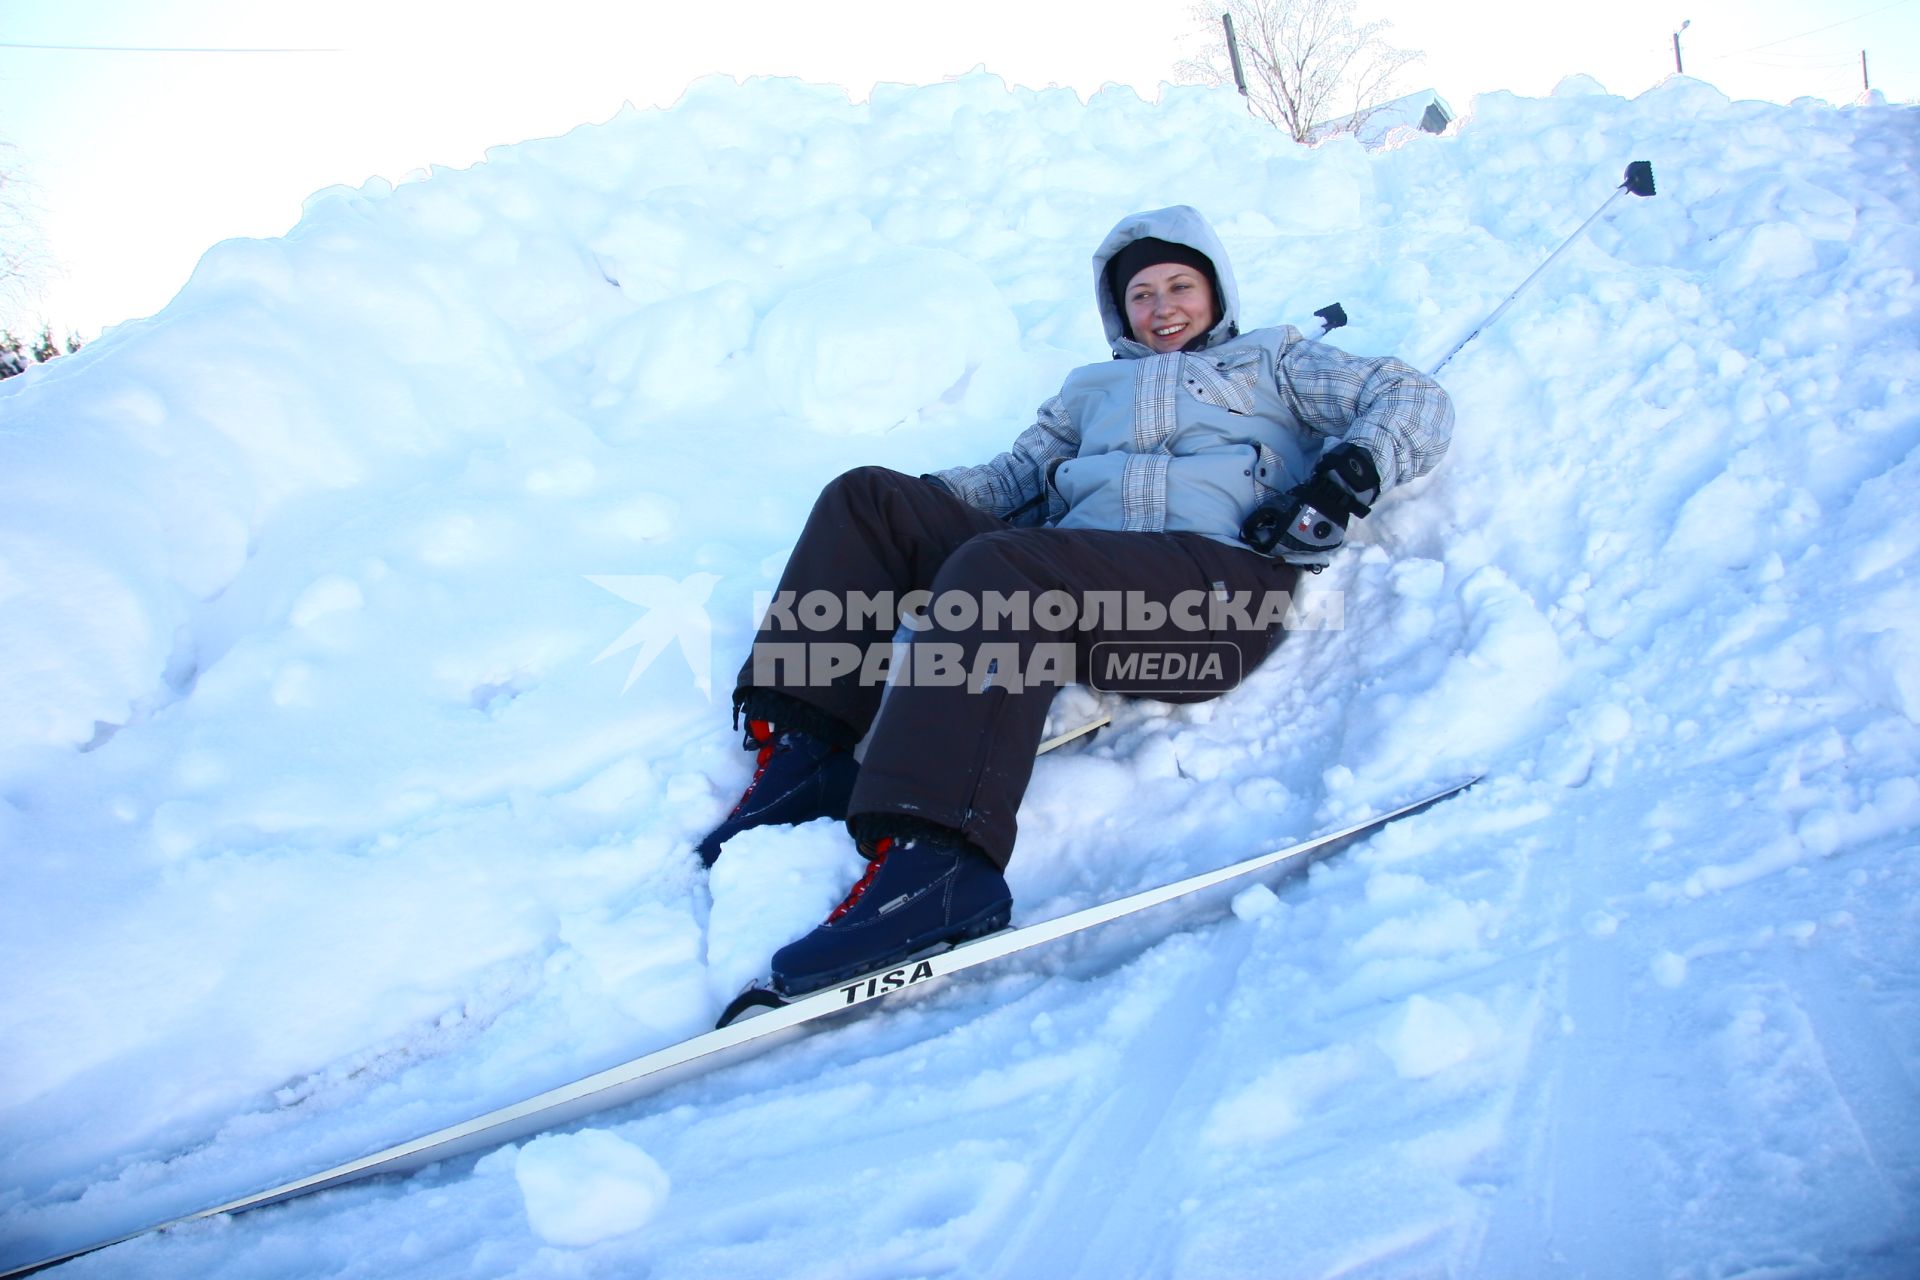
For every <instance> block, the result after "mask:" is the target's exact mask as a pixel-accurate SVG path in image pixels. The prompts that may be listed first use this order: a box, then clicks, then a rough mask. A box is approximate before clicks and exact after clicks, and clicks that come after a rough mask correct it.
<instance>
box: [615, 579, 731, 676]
mask: <svg viewBox="0 0 1920 1280" xmlns="http://www.w3.org/2000/svg"><path fill="white" fill-rule="evenodd" d="M587 581H588V582H591V583H593V584H594V585H595V586H597V587H601V588H603V589H605V590H607V591H611V592H613V594H615V595H617V596H619V597H620V598H621V599H622V600H627V601H631V602H632V603H634V604H637V605H639V606H640V607H641V608H643V609H645V610H646V611H647V612H646V613H645V614H644V615H643V616H642V617H641V619H640V621H638V622H636V623H634V624H633V625H632V626H630V627H628V628H627V629H626V630H625V631H624V632H622V633H621V635H620V638H619V639H618V640H615V641H614V642H613V643H612V644H610V645H608V646H607V647H606V648H605V649H603V650H602V651H601V652H600V655H599V656H598V657H596V658H595V659H594V661H595V662H600V661H602V660H604V659H606V658H611V657H612V656H613V655H614V654H616V653H624V652H625V651H626V650H628V649H631V648H634V647H635V646H638V647H639V649H640V652H639V653H636V654H635V655H634V656H633V666H631V667H630V668H628V670H627V682H626V683H625V684H624V685H622V686H620V692H622V693H625V692H626V691H627V690H629V689H631V688H633V682H634V681H636V680H638V679H639V678H640V675H641V673H642V672H644V671H645V670H646V669H647V668H648V667H650V666H652V665H653V660H654V659H655V658H658V657H659V656H660V655H661V654H663V653H665V652H666V651H667V650H668V649H669V648H671V647H672V646H673V645H674V644H675V643H678V644H679V646H680V652H681V654H682V656H684V657H685V658H686V660H687V666H688V667H690V668H691V669H692V671H693V683H694V686H695V687H696V688H698V689H699V690H700V692H701V693H702V694H703V695H704V696H705V697H706V698H707V700H708V701H709V702H711V701H712V700H713V622H712V620H711V619H710V618H709V617H708V616H707V597H708V596H710V595H712V594H713V588H714V586H715V584H717V583H718V582H719V581H720V576H719V575H718V574H714V573H694V574H689V575H688V576H687V577H685V578H682V579H680V580H679V581H677V582H676V581H674V580H673V579H672V578H667V577H662V576H660V575H658V574H646V573H639V574H588V575H587Z"/></svg>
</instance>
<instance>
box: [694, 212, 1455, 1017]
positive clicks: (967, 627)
mask: <svg viewBox="0 0 1920 1280" xmlns="http://www.w3.org/2000/svg"><path fill="white" fill-rule="evenodd" d="M1093 278H1094V296H1095V299H1096V301H1097V303H1098V306H1099V309H1100V315H1101V317H1102V319H1103V320H1104V321H1105V324H1106V331H1107V338H1108V341H1109V343H1110V344H1111V346H1112V348H1113V354H1114V359H1113V361H1111V362H1108V363H1103V364H1098V365H1088V366H1087V367H1085V368H1082V369H1077V370H1075V371H1074V372H1073V373H1072V374H1071V375H1070V376H1069V377H1068V378H1067V381H1066V384H1065V385H1064V386H1063V387H1062V388H1061V389H1060V394H1059V395H1058V396H1056V397H1054V398H1053V399H1052V400H1050V401H1048V402H1047V403H1046V404H1045V405H1042V406H1041V408H1040V413H1039V418H1038V421H1037V422H1035V424H1034V425H1033V426H1031V427H1029V428H1028V429H1027V430H1026V431H1025V432H1024V433H1022V434H1021V436H1020V438H1019V439H1017V440H1016V441H1014V444H1013V447H1012V448H1011V449H1009V450H1008V451H1007V452H1006V453H1003V454H1001V455H1000V456H999V457H997V458H995V459H994V460H993V461H991V462H988V463H985V464H984V465H981V466H975V467H956V468H954V469H952V470H948V471H942V472H938V473H935V474H933V475H925V476H920V477H917V478H916V477H912V476H907V475H902V474H900V473H898V472H894V471H887V470H883V469H881V468H878V467H867V468H862V469H860V470H856V471H852V472H849V473H847V474H846V475H843V476H841V477H840V478H839V479H837V480H835V481H833V482H832V483H831V484H829V485H828V486H827V488H826V489H825V490H824V491H823V492H822V493H821V495H820V497H819V500H818V501H817V502H816V503H815V505H814V508H813V512H812V514H811V515H810V516H809V517H808V518H807V525H806V528H805V530H804V531H803V532H802V533H801V535H800V541H799V543H798V545H797V546H795V548H794V551H793V555H792V558H791V559H790V560H789V561H788V562H787V567H786V572H785V574H784V575H783V576H782V578H781V581H780V591H779V593H778V594H777V595H776V596H775V601H774V607H773V608H772V609H771V610H769V612H768V615H767V617H766V619H765V621H763V623H762V624H761V628H760V632H759V634H758V635H757V636H756V638H755V640H754V646H753V652H752V655H751V656H750V657H749V658H748V660H747V662H746V664H745V665H744V666H743V667H742V669H741V672H740V677H739V680H738V683H737V686H736V688H735V691H734V710H735V717H736V723H737V721H738V717H739V715H740V714H741V713H742V712H744V714H745V715H746V717H747V746H748V747H749V748H750V749H753V750H757V751H758V752H759V767H758V769H757V771H756V772H755V774H754V776H753V781H752V783H751V784H750V785H749V786H748V787H747V791H746V794H745V795H744V796H742V797H741V799H740V803H739V804H738V805H737V806H736V807H735V808H734V810H733V812H732V813H731V814H730V815H729V816H728V817H727V819H726V821H724V822H723V823H721V824H720V826H719V827H717V828H715V829H714V830H713V831H712V832H711V833H710V834H709V835H708V836H707V837H706V839H705V840H703V841H701V843H700V846H699V848H700V854H701V857H702V859H703V860H704V861H705V862H706V863H707V864H708V865H712V863H713V861H714V859H715V858H717V857H719V855H720V850H721V846H722V845H723V844H725V842H726V841H727V840H728V839H730V838H731V837H732V836H734V835H736V834H738V833H739V832H741V831H744V830H747V829H748V828H751V827H758V826H764V825H767V824H770V823H799V822H810V821H812V820H814V819H816V818H821V817H844V818H846V819H847V825H848V827H849V829H850V831H851V832H852V834H853V837H854V839H855V841H856V842H857V843H858V845H859V849H860V852H861V854H862V855H864V856H865V857H866V859H867V862H868V865H867V871H866V874H865V875H864V876H862V877H861V879H860V881H859V883H858V884H856V885H854V886H853V888H852V890H851V891H850V892H849V893H848V894H847V897H846V900H845V901H844V902H842V903H841V904H840V906H838V907H837V908H835V909H834V911H833V913H832V914H831V915H830V916H828V917H827V919H826V921H825V922H824V923H823V924H821V925H820V926H819V927H818V928H816V929H814V930H813V931H812V932H811V933H809V934H807V935H806V936H805V937H803V938H801V939H799V940H798V941H796V942H793V943H791V944H789V945H788V946H786V947H783V948H782V949H781V950H780V951H779V952H778V953H776V954H775V956H774V958H773V965H772V978H773V984H774V986H775V987H776V988H777V989H778V990H780V991H781V992H783V993H784V994H787V995H797V994H799V993H802V992H805V991H811V990H814V989H816V988H819V987H824V986H827V985H829V984H832V983H835V982H839V981H842V980H843V979H845V978H848V977H851V976H854V975H856V974H860V973H864V972H867V971H868V970H871V969H875V968H880V967H883V966H886V965H890V964H893V963H896V962H898V961H899V960H901V959H903V958H905V957H906V956H908V955H911V954H913V953H914V952H916V951H921V950H924V949H926V948H929V947H933V946H937V945H940V944H943V943H952V942H959V941H963V940H965V939H967V938H971V937H977V936H979V935H980V934H983V933H988V932H991V931H993V930H995V929H999V928H1001V927H1003V926H1004V925H1005V924H1006V923H1007V921H1008V919H1009V918H1010V916H1011V912H1012V907H1013V898H1012V895H1011V894H1010V893H1009V891H1008V889H1007V882H1006V880H1005V878H1004V877H1003V875H1002V871H1003V869H1004V868H1005V867H1006V865H1007V860H1008V858H1009V857H1010V856H1011V855H1012V853H1013V845H1014V831H1015V823H1014V815H1015V813H1016V811H1017V810H1018V809H1019V807H1020V798H1021V796H1022V794H1023V793H1024V792H1025V791H1026V787H1027V781H1028V778H1029V776H1030V775H1031V773H1032V770H1033V759H1034V752H1035V749H1036V747H1037V746H1038V745H1039V743H1040V738H1041V733H1042V731H1043V728H1044V726H1045V723H1046V716H1047V708H1048V705H1049V704H1050V703H1051V701H1052V700H1053V696H1054V694H1055V693H1056V692H1057V691H1058V689H1059V688H1060V687H1061V686H1062V685H1064V684H1068V683H1071V682H1073V681H1075V680H1076V679H1077V680H1083V681H1086V682H1088V683H1091V684H1093V685H1094V686H1095V687H1099V688H1109V689H1116V690H1123V691H1126V692H1131V693H1138V694H1143V695H1145V696H1151V697H1157V698H1162V699H1166V700H1171V701H1191V700H1198V699H1201V698H1207V697H1213V696H1216V695H1218V694H1220V693H1223V692H1225V691H1226V690H1227V689H1229V688H1231V687H1232V686H1233V685H1234V684H1235V683H1237V682H1238V680H1239V678H1240V677H1241V676H1242V675H1244V673H1245V672H1247V671H1250V670H1251V669H1252V668H1253V667H1254V666H1255V665H1256V664H1258V663H1259V662H1260V661H1261V660H1262V659H1263V658H1265V657H1266V655H1267V654H1268V652H1270V651H1271V650H1272V648H1273V646H1274V645H1275V644H1276V643H1278V642H1279V640H1280V639H1281V637H1282V635H1283V634H1284V632H1283V626H1282V618H1283V616H1284V614H1285V612H1286V607H1287V601H1288V599H1289V597H1290V594H1291V591H1292V588H1293V587H1294V585H1295V582H1296V581H1297V578H1298V575H1299V573H1300V570H1301V569H1302V568H1303V567H1304V568H1312V569H1315V570H1317V569H1318V568H1319V567H1320V566H1322V565H1324V564H1325V563H1326V562H1327V559H1328V556H1329V555H1330V554H1331V553H1332V551H1333V550H1334V549H1335V548H1337V547H1338V546H1339V545H1340V543H1341V541H1342V539H1343V538H1344V536H1345V531H1346V526H1347V522H1348V520H1349V519H1351V518H1352V517H1354V516H1365V515H1366V514H1367V512H1368V510H1369V509H1370V507H1371V505H1372V504H1373V503H1374V502H1375V501H1376V500H1378V498H1379V497H1380V495H1381V494H1382V493H1384V492H1386V491H1387V490H1389V489H1391V488H1393V487H1394V486H1396V485H1399V484H1403V483H1405V482H1406V481H1408V480H1411V479H1413V478H1415V477H1416V476H1420V475H1424V474H1425V473H1426V472H1427V471H1429V470H1431V469H1432V467H1433V466H1434V464H1435V463H1436V462H1438V461H1439V460H1440V457H1441V455H1442V454H1443V453H1444V452H1445V451H1446V447H1447V441H1448V437H1449V433H1450V432H1451V429H1452V425H1453V409H1452V406H1451V405H1450V404H1449V402H1448V400H1447V396H1446V393H1445V392H1443V391H1441V390H1440V388H1439V387H1438V386H1437V385H1436V384H1435V383H1434V382H1433V381H1432V380H1431V379H1429V378H1427V377H1426V376H1425V375H1424V374H1421V373H1419V372H1418V371H1416V370H1414V369H1412V368H1410V367H1409V366H1407V365H1406V364H1403V363H1402V362H1400V361H1398V360H1393V359H1369V358H1362V357H1359V356H1352V355H1348V354H1346V353H1345V352H1342V351H1338V350H1335V349H1334V348H1332V347H1328V346H1325V345H1323V344H1321V343H1317V342H1310V341H1307V340H1306V339H1305V338H1303V337H1302V336H1301V335H1300V332H1299V331H1298V330H1296V329H1293V328H1291V327H1286V326H1283V327H1280V328H1274V329H1256V330H1254V331H1253V332H1251V333H1245V334H1243V333H1241V332H1240V328H1239V294H1238V291H1237V289H1236V288H1235V285H1234V280H1233V273H1232V271H1231V269H1230V268H1229V266H1228V263H1227V259H1226V255H1225V253H1224V252H1223V251H1222V249H1221V246H1220V242H1219V240H1218V239H1217V238H1216V237H1215V235H1214V233H1213V229H1212V228H1211V227H1209V226H1208V225H1207V222H1206V220H1205V219H1204V218H1202V217H1201V216H1200V214H1199V213H1198V212H1197V211H1195V210H1193V209H1191V208H1188V207H1186V206H1184V205H1178V206H1175V207H1173V208H1170V209H1161V210H1157V211H1155V212H1152V213H1142V214H1136V215H1134V216H1132V217H1129V218H1126V219H1124V220H1122V221H1121V223H1120V224H1119V225H1118V226H1116V227H1115V228H1114V229H1113V231H1112V232H1111V233H1109V234H1108V236H1107V238H1106V239H1105V240H1104V241H1103V242H1102V243H1101V245H1100V248H1099V250H1098V252H1096V253H1095V254H1094V257H1093ZM901 623H904V624H905V625H906V627H907V628H908V634H909V635H910V643H909V644H908V645H907V647H906V648H905V649H904V650H903V652H902V654H901V656H900V658H899V660H898V661H897V662H895V661H891V657H892V655H893V652H894V651H893V642H894V637H895V632H896V629H897V628H898V626H899V625H900V624H901ZM890 668H891V675H890V677H889V669H890ZM883 693H884V694H885V698H884V702H883V699H882V694H883ZM862 739H865V740H866V751H865V753H864V755H863V757H862V762H861V763H856V762H855V759H854V749H855V747H856V746H857V745H858V744H859V743H860V742H861V740H862Z"/></svg>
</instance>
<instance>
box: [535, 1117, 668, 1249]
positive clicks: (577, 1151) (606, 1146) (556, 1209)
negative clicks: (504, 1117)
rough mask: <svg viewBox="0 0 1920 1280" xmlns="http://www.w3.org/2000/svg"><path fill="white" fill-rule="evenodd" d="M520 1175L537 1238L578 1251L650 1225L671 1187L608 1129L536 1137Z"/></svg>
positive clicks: (651, 1164) (662, 1174) (648, 1158)
mask: <svg viewBox="0 0 1920 1280" xmlns="http://www.w3.org/2000/svg"><path fill="white" fill-rule="evenodd" d="M513 1176H514V1180H515V1181H517V1182H518V1183H519V1184H520V1195H521V1197H522V1199H524V1200H525V1202H526V1209H527V1225H528V1226H530V1227H532V1228H533V1233H534V1234H535V1235H537V1236H539V1237H540V1238H541V1239H542V1240H544V1241H546V1242H547V1243H548V1244H554V1245H560V1246H562V1247H564V1248H574V1249H577V1248H580V1247H582V1246H584V1245H590V1244H597V1243H599V1242H600V1241H602V1240H608V1239H611V1238H613V1237H614V1236H623V1235H627V1234H628V1233H630V1232H634V1231H638V1230H639V1229H640V1228H642V1227H644V1226H646V1225H647V1223H648V1222H650V1221H652V1219H653V1216H654V1214H656V1213H658V1212H659V1211H660V1206H661V1205H662V1204H663V1203H665V1201H666V1198H667V1191H668V1188H669V1187H670V1186H671V1182H670V1180H669V1179H668V1177H667V1172H666V1170H664V1169H662V1168H661V1167H660V1165H659V1163H658V1162H656V1161H655V1160H654V1158H653V1157H652V1156H650V1155H648V1154H647V1153H646V1152H644V1151H642V1150H641V1149H640V1148H639V1147H636V1146H634V1145H633V1144H632V1143H630V1142H627V1141H624V1140H623V1139H621V1138H618V1137H615V1136H614V1135H613V1134H611V1133H608V1132H607V1131H606V1130H604V1129H588V1130H585V1131H583V1132H581V1133H558V1134H548V1135H546V1136H544V1137H539V1138H535V1139H534V1140H533V1141H532V1142H529V1143H528V1144H527V1145H526V1146H525V1147H524V1148H522V1149H521V1151H520V1158H519V1160H517V1161H516V1162H515V1164H514V1166H513Z"/></svg>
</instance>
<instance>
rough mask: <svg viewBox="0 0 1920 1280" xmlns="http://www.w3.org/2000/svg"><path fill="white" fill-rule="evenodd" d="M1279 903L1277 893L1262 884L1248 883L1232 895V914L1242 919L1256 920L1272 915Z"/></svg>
mask: <svg viewBox="0 0 1920 1280" xmlns="http://www.w3.org/2000/svg"><path fill="white" fill-rule="evenodd" d="M1279 905H1280V898H1279V895H1277V894H1275V893H1274V891H1273V890H1271V889H1269V888H1267V886H1265V885H1263V884H1255V885H1249V886H1247V887H1246V888H1245V889H1242V890H1241V891H1240V892H1238V893H1236V894H1234V895H1233V914H1234V915H1236V916H1238V917H1240V919H1242V920H1258V919H1260V918H1261V917H1262V916H1267V915H1272V914H1273V909H1274V908H1275V907H1277V906H1279Z"/></svg>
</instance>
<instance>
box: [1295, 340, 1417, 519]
mask: <svg viewBox="0 0 1920 1280" xmlns="http://www.w3.org/2000/svg"><path fill="white" fill-rule="evenodd" d="M1275 376H1276V378H1277V380H1278V382H1279V384H1280V392H1281V394H1282V395H1284V396H1285V397H1286V398H1287V402H1288V404H1289V405H1290V406H1291V407H1292V408H1293V411H1294V413H1295V414H1296V415H1298V416H1299V418H1300V421H1301V422H1302V423H1303V424H1305V425H1306V427H1307V428H1308V429H1309V430H1312V431H1317V432H1319V433H1320V434H1321V435H1324V436H1327V437H1329V438H1330V443H1335V444H1337V443H1343V442H1344V443H1347V444H1357V445H1361V446H1363V447H1364V448H1365V449H1366V450H1367V452H1368V453H1370V454H1372V455H1373V462H1374V466H1375V467H1377V468H1378V469H1379V472H1380V491H1381V492H1382V493H1385V492H1386V491H1387V490H1389V489H1392V488H1393V487H1394V486H1395V485H1398V484H1402V483H1404V482H1406V481H1408V480H1412V479H1413V478H1415V477H1416V476H1423V475H1425V474H1426V473H1427V472H1429V471H1431V470H1433V468H1434V465H1435V464H1436V463H1438V462H1439V461H1440V459H1441V457H1442V456H1444V455H1445V453H1446V452H1447V443H1448V441H1449V440H1451V439H1452V437H1453V401H1452V400H1450V399H1449V398H1448V397H1447V393H1446V392H1445V391H1443V390H1441V388H1440V384H1439V383H1437V382H1435V381H1434V380H1433V379H1432V378H1429V377H1428V376H1427V375H1426V374H1424V373H1421V372H1420V371H1419V370H1418V369H1415V368H1414V367H1413V366H1412V365H1410V364H1407V363H1406V362H1404V361H1401V360H1396V359H1394V358H1393V357H1391V356H1356V355H1349V354H1348V353H1347V352H1345V351H1342V350H1340V349H1339V348H1337V347H1330V346H1327V345H1326V344H1325V343H1321V342H1313V341H1309V340H1306V339H1302V340H1300V341H1299V342H1296V343H1294V344H1293V345H1292V346H1290V347H1288V348H1287V349H1286V350H1284V351H1282V352H1281V353H1280V356H1279V358H1278V360H1277V361H1276V362H1275Z"/></svg>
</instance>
